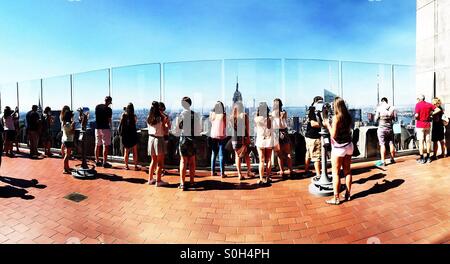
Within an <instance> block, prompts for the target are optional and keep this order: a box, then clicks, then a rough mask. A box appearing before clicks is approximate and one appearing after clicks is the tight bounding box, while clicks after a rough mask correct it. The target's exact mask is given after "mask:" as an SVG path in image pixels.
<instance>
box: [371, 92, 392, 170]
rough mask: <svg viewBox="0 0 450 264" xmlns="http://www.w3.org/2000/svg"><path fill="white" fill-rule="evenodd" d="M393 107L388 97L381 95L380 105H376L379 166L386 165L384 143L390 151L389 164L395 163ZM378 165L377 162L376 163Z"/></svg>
mask: <svg viewBox="0 0 450 264" xmlns="http://www.w3.org/2000/svg"><path fill="white" fill-rule="evenodd" d="M395 119H396V118H395V111H394V107H393V106H391V105H389V104H388V99H387V98H386V97H383V98H382V99H381V103H380V105H379V106H378V107H377V111H376V114H375V121H378V120H379V121H378V130H377V135H378V142H379V144H380V154H381V160H380V162H379V165H380V166H386V161H385V160H386V145H388V144H389V148H390V152H391V164H392V163H395V159H394V158H395V146H394V130H393V122H394V121H395ZM377 165H378V164H377Z"/></svg>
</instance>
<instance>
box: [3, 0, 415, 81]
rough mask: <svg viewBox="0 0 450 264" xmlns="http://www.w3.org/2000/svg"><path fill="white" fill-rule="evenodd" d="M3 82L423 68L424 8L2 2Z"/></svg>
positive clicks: (278, 1)
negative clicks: (295, 66)
mask: <svg viewBox="0 0 450 264" xmlns="http://www.w3.org/2000/svg"><path fill="white" fill-rule="evenodd" d="M0 17H1V20H2V22H1V23H0V39H1V41H0V80H1V82H5V81H15V80H23V79H34V78H38V77H41V76H53V75H59V74H64V73H69V72H79V71H86V70H92V69H98V68H104V67H109V66H119V65H126V64H136V63H144V62H160V61H179V60H196V59H217V58H253V57H258V58H260V57H267V58H277V57H280V58H281V57H286V58H324V59H343V60H359V61H377V62H387V63H400V64H414V61H415V1H414V0H383V1H381V2H370V1H368V0H264V1H260V0H227V1H221V0H81V1H79V2H71V1H68V0H2V1H1V2H0Z"/></svg>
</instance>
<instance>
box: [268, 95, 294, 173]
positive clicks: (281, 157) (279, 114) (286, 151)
mask: <svg viewBox="0 0 450 264" xmlns="http://www.w3.org/2000/svg"><path fill="white" fill-rule="evenodd" d="M272 120H273V129H274V130H275V152H276V154H277V157H278V165H279V167H280V171H279V174H280V175H281V176H283V177H284V164H285V163H284V161H287V165H288V168H289V173H288V174H289V175H291V174H292V154H291V141H290V140H289V134H288V126H287V113H286V111H284V110H283V102H282V101H281V99H278V98H277V99H275V100H273V111H272Z"/></svg>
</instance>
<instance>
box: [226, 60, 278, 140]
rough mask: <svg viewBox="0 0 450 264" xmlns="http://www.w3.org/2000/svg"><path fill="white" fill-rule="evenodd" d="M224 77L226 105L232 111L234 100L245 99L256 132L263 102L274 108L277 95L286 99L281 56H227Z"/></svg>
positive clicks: (252, 126)
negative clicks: (256, 117)
mask: <svg viewBox="0 0 450 264" xmlns="http://www.w3.org/2000/svg"><path fill="white" fill-rule="evenodd" d="M224 80H225V81H224V83H225V89H224V90H225V94H224V97H225V102H224V103H225V105H226V106H227V108H228V109H229V110H230V111H231V107H232V105H233V103H234V101H238V100H241V101H242V102H243V104H244V107H245V110H246V112H248V113H249V117H250V129H251V131H250V133H251V134H252V135H253V134H254V133H255V131H254V128H255V126H254V117H255V116H256V113H257V108H258V106H259V104H260V103H266V104H267V105H268V106H269V108H270V109H272V106H273V100H274V99H275V98H280V99H281V100H282V101H286V100H285V97H286V96H285V93H284V90H283V88H284V87H283V82H282V81H283V79H282V60H280V59H254V60H250V59H249V60H225V62H224Z"/></svg>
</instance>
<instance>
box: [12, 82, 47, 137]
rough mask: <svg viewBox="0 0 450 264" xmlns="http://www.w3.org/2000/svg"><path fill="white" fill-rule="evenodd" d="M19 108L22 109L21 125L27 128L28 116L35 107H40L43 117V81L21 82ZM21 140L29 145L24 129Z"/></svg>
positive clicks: (39, 110) (20, 134) (39, 111)
mask: <svg viewBox="0 0 450 264" xmlns="http://www.w3.org/2000/svg"><path fill="white" fill-rule="evenodd" d="M18 98H19V108H20V119H19V120H20V121H19V122H20V123H21V124H22V123H23V124H24V125H25V127H26V126H27V122H26V115H27V113H28V112H29V111H31V108H32V106H33V105H37V106H38V113H39V114H40V115H41V116H42V111H43V110H44V109H43V106H42V98H41V80H32V81H25V82H19V95H18ZM19 140H20V142H21V143H27V137H26V131H25V129H22V130H21V131H20V133H19Z"/></svg>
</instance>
